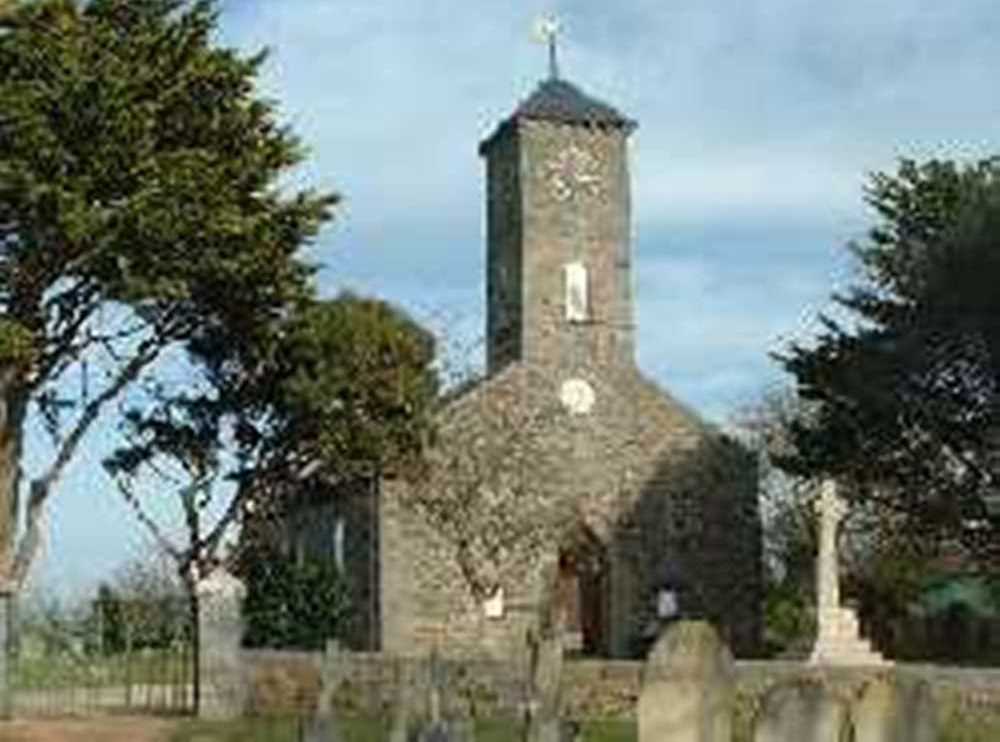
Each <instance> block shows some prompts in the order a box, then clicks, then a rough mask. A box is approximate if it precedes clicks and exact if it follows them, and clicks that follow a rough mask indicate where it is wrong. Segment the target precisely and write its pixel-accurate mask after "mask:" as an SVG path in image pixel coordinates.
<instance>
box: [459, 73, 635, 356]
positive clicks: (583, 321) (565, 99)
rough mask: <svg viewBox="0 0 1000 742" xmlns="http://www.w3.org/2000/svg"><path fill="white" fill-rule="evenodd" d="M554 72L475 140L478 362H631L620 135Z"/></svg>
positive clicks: (623, 125)
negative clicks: (481, 234) (481, 194)
mask: <svg viewBox="0 0 1000 742" xmlns="http://www.w3.org/2000/svg"><path fill="white" fill-rule="evenodd" d="M634 129H635V123H634V122H633V121H630V120H629V119H627V118H626V117H625V116H623V115H622V114H621V113H619V112H618V111H616V110H615V109H614V108H612V107H611V106H609V105H607V104H605V103H602V102H600V101H597V100H594V99H593V98H591V97H589V96H587V95H586V94H584V93H583V92H581V91H580V89H579V88H577V87H576V86H575V85H573V84H571V83H569V82H567V81H565V80H562V79H560V78H559V77H558V75H557V73H556V69H555V65H554V64H553V65H552V70H551V74H550V76H549V78H548V79H546V80H544V81H543V82H542V83H541V84H540V85H539V86H538V87H537V89H536V90H535V91H534V93H533V94H532V95H531V96H530V97H528V98H527V99H526V100H525V101H523V102H522V103H521V104H520V105H519V106H518V107H517V109H516V110H515V111H514V113H513V114H512V115H511V116H509V117H508V118H507V119H506V120H505V121H503V122H502V123H501V124H500V125H499V126H498V127H497V129H496V130H495V131H494V133H493V134H492V135H491V136H489V137H488V138H487V139H486V140H485V141H483V142H482V144H481V145H480V147H479V153H480V155H481V156H483V157H484V159H485V160H486V225H487V235H486V240H487V248H486V294H487V296H486V304H487V316H486V336H487V371H488V373H489V374H490V375H492V374H494V373H496V372H497V371H499V370H500V369H502V368H503V367H504V366H506V365H507V364H509V363H511V362H514V361H524V362H528V363H531V364H533V365H539V364H541V365H552V366H554V367H555V368H556V369H559V370H565V371H570V372H572V371H573V370H574V369H581V368H584V367H586V368H591V369H594V370H597V369H599V368H606V367H608V366H622V365H626V366H631V365H632V364H633V363H634V348H633V307H632V288H631V283H632V277H631V246H630V228H631V227H630V203H629V171H628V137H629V135H630V134H631V132H632V131H633V130H634Z"/></svg>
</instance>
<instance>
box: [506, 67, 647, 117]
mask: <svg viewBox="0 0 1000 742" xmlns="http://www.w3.org/2000/svg"><path fill="white" fill-rule="evenodd" d="M511 118H526V119H541V120H544V121H558V122H561V123H567V124H598V125H604V126H626V127H630V128H631V127H632V126H634V125H635V124H634V122H633V121H631V120H629V119H628V118H626V117H625V116H623V115H622V114H621V113H619V112H618V111H617V110H616V109H614V108H613V107H611V106H609V105H608V104H607V103H603V102H602V101H599V100H597V99H596V98H591V97H590V96H589V95H587V94H586V93H584V92H583V91H582V90H580V88H578V87H577V86H576V85H574V84H573V83H571V82H567V81H566V80H562V79H559V78H557V77H550V78H548V79H547V80H543V81H542V82H541V83H539V85H538V87H537V88H535V92H533V93H532V94H531V95H530V96H528V98H527V99H525V100H524V101H522V102H521V105H519V106H518V107H517V109H516V110H515V111H514V114H513V116H512V117H511Z"/></svg>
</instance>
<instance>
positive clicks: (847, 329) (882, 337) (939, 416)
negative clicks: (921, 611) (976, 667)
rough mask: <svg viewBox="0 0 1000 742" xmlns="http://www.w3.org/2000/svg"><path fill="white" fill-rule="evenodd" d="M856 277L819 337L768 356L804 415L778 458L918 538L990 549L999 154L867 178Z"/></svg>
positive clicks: (905, 166)
mask: <svg viewBox="0 0 1000 742" xmlns="http://www.w3.org/2000/svg"><path fill="white" fill-rule="evenodd" d="M867 201H868V203H869V205H870V206H871V207H872V208H873V209H874V211H875V214H876V217H877V221H876V224H875V226H874V227H873V228H872V229H871V230H870V232H869V234H868V237H867V239H866V240H864V241H862V242H859V243H856V244H853V245H851V246H850V248H851V250H852V252H853V254H854V256H855V257H856V259H857V262H858V265H859V267H860V280H859V281H858V282H857V284H856V285H855V286H853V287H852V288H851V289H850V290H848V291H847V292H846V293H844V294H839V295H835V296H834V301H835V302H836V304H837V305H839V307H841V308H842V309H844V310H846V314H847V315H848V316H849V317H850V322H847V323H843V322H837V321H834V320H833V319H831V318H830V317H828V316H823V317H821V320H822V323H823V327H824V330H823V332H822V333H821V334H820V335H819V336H818V337H817V338H816V339H815V342H813V343H811V344H808V345H805V344H793V345H792V346H791V347H790V348H789V349H788V350H787V351H786V352H785V353H783V354H780V355H778V356H777V359H778V360H779V362H780V363H781V364H782V365H783V366H784V368H785V369H786V370H787V371H788V372H789V373H790V374H791V375H792V376H793V377H794V379H795V381H796V384H797V387H798V393H799V395H800V396H801V398H802V400H803V402H804V405H805V406H806V407H807V408H808V412H809V414H808V415H807V416H802V417H801V418H800V419H798V420H797V421H795V422H794V423H793V424H792V425H791V426H790V439H789V448H788V451H787V452H786V454H785V455H783V456H781V457H779V462H778V463H779V464H780V465H781V466H783V467H784V468H786V469H787V470H789V471H792V472H794V473H797V474H803V475H808V476H817V475H823V476H834V477H838V478H840V479H842V480H844V481H845V482H847V483H849V484H850V486H849V487H848V488H846V489H845V492H846V493H847V494H848V495H852V496H855V497H858V498H862V499H870V500H875V501H878V502H880V503H882V504H885V505H888V506H891V507H892V508H893V509H895V510H896V511H898V512H899V513H902V514H905V515H906V516H907V521H906V522H907V528H908V530H909V531H910V533H911V534H912V535H913V536H914V537H916V538H922V537H924V536H928V535H935V536H948V537H955V536H960V537H961V538H962V539H963V541H964V542H965V543H966V545H967V546H969V547H972V548H973V549H974V550H975V552H976V553H978V554H980V555H984V554H986V553H988V552H990V551H991V550H992V549H993V548H995V542H996V541H997V539H996V538H995V535H996V525H997V522H996V520H995V519H994V520H992V521H990V519H989V509H988V507H987V503H988V501H989V499H988V498H989V497H990V496H991V495H992V494H993V493H994V492H995V491H996V484H995V483H994V478H995V476H996V473H995V472H997V471H998V470H997V469H996V466H995V465H994V463H993V462H994V459H995V456H996V451H997V443H998V441H997V422H998V417H997V413H998V408H997V401H998V396H997V391H998V378H1000V322H998V319H1000V293H998V292H997V291H996V288H995V287H996V283H997V280H998V278H1000V242H998V240H1000V237H998V235H1000V160H997V159H988V160H984V161H981V162H978V163H976V164H973V165H971V166H961V165H958V164H956V163H953V162H942V161H933V160H932V161H929V162H926V163H922V164H921V163H916V162H912V161H903V162H902V163H901V164H900V166H899V169H898V171H897V172H896V173H893V174H885V173H879V174H875V175H874V176H872V178H871V180H870V182H869V185H868V188H867Z"/></svg>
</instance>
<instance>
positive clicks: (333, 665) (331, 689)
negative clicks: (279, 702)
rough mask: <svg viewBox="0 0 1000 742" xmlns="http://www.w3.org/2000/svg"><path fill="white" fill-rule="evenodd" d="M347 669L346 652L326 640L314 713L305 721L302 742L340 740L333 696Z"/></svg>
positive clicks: (334, 643)
mask: <svg viewBox="0 0 1000 742" xmlns="http://www.w3.org/2000/svg"><path fill="white" fill-rule="evenodd" d="M349 671H350V666H349V664H348V662H347V654H346V653H345V652H344V650H343V649H342V648H341V646H340V644H339V643H338V642H337V641H335V640H331V641H328V642H327V643H326V650H325V651H324V653H323V664H322V666H321V669H320V679H321V681H320V691H319V699H318V700H317V702H316V713H315V714H314V715H313V717H312V718H310V719H309V720H308V721H307V722H306V727H305V734H304V739H303V742H340V740H341V739H342V738H343V735H342V733H341V729H340V725H339V724H338V723H337V717H336V713H335V711H334V708H333V697H334V695H335V694H336V692H337V689H338V688H340V684H341V683H342V682H343V681H344V679H345V678H346V677H347V674H348V672H349Z"/></svg>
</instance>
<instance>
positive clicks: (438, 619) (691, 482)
mask: <svg viewBox="0 0 1000 742" xmlns="http://www.w3.org/2000/svg"><path fill="white" fill-rule="evenodd" d="M591 381H592V383H593V385H594V387H595V389H596V397H597V401H596V403H595V407H594V409H593V410H592V412H591V414H589V415H586V416H577V417H574V416H569V415H563V416H562V417H559V414H560V413H559V412H558V410H559V407H558V404H555V405H554V411H553V412H552V413H551V414H552V415H553V416H554V417H553V419H552V421H551V428H550V429H549V430H547V431H546V432H544V433H543V434H541V435H539V436H538V437H537V438H536V439H533V440H532V441H531V446H532V447H533V448H534V449H537V454H538V455H539V456H542V457H544V466H541V467H540V469H539V470H540V471H543V472H544V476H545V479H546V481H545V483H544V484H545V488H546V489H545V491H546V492H553V491H556V492H558V493H560V495H559V496H562V497H565V498H568V499H570V500H572V501H573V502H574V503H575V505H576V508H577V511H578V513H579V514H580V518H581V522H580V528H581V529H583V531H585V532H586V533H587V534H589V538H591V539H593V540H594V541H595V542H597V543H600V544H603V547H604V549H605V550H606V561H607V563H608V565H609V568H608V569H609V573H608V575H607V577H608V579H607V581H606V585H607V591H608V592H607V595H606V596H605V598H604V599H605V600H606V602H607V610H606V613H607V616H608V620H607V625H606V626H605V629H606V631H607V635H606V636H605V638H604V640H603V642H602V643H601V651H602V653H604V654H608V655H611V656H619V657H621V656H630V655H635V654H637V653H639V652H641V651H642V646H641V643H639V641H638V640H639V638H640V635H641V634H642V632H643V631H645V630H646V628H647V627H648V626H649V623H650V620H651V619H652V612H653V610H654V607H655V600H656V592H657V590H658V588H659V587H660V586H661V585H662V584H663V582H664V578H665V575H667V574H671V573H672V574H675V575H679V576H680V577H681V578H682V580H683V585H682V591H681V601H680V603H681V605H680V608H681V611H682V613H683V614H685V615H702V616H704V615H707V616H709V617H712V618H715V619H716V620H717V621H718V622H719V624H720V627H721V629H722V633H723V634H724V635H725V636H727V637H730V638H731V640H732V641H733V642H734V646H735V648H736V651H737V652H739V653H740V654H744V655H747V654H750V655H752V654H753V652H754V651H755V649H756V643H757V639H758V638H759V610H760V592H759V589H760V582H759V549H760V541H759V526H758V525H757V520H756V488H755V473H754V468H753V464H752V462H751V461H750V460H749V459H748V458H747V457H746V456H745V455H743V454H742V452H741V451H740V450H739V449H737V448H736V447H734V446H733V445H731V444H726V443H724V442H723V441H722V439H721V438H719V437H718V436H717V434H714V433H713V432H712V431H711V430H709V429H707V428H705V427H704V426H702V425H701V424H700V423H698V422H697V420H696V419H695V418H693V417H692V416H690V415H689V414H688V413H686V412H685V411H684V410H683V409H682V408H680V407H679V406H678V405H676V403H672V401H671V400H670V399H669V398H668V397H666V396H665V395H663V394H662V393H660V392H659V390H657V389H656V388H655V387H652V386H651V385H649V384H648V382H645V381H644V380H642V379H641V377H639V376H638V374H637V373H635V372H631V373H628V372H624V371H621V372H618V373H614V374H612V373H604V374H601V375H595V376H593V377H591ZM556 382H557V379H553V378H552V377H551V376H550V375H548V374H545V373H542V372H540V371H539V370H538V369H535V368H532V367H526V366H524V365H522V364H513V365H511V366H510V367H509V368H508V369H506V370H505V371H504V372H503V373H502V374H501V375H499V376H498V377H494V378H493V379H490V380H488V381H487V382H485V383H483V384H482V385H480V387H478V388H476V389H474V390H471V391H470V392H468V393H467V395H466V396H465V397H463V398H462V399H461V400H459V401H457V402H455V403H454V404H453V406H452V407H451V408H450V409H449V411H448V417H447V418H446V419H445V420H444V421H443V424H442V430H441V433H440V437H441V441H440V445H442V446H445V447H454V448H455V450H457V451H461V450H463V448H462V447H463V446H472V445H474V443H475V441H476V440H477V439H478V438H480V437H481V436H482V435H487V433H484V432H483V427H482V426H483V423H482V420H483V419H484V415H487V414H489V410H490V409H491V406H492V405H494V404H506V403H507V402H505V401H503V400H505V399H506V398H508V397H510V399H511V400H512V402H511V403H516V404H518V405H521V406H523V407H527V408H531V407H533V406H544V405H550V406H552V404H553V400H554V399H555V398H556V397H557V394H558V387H557V384H556ZM498 399H499V400H501V401H500V402H497V400H498ZM406 487H407V485H406V483H405V482H403V481H399V480H397V481H394V482H390V483H386V486H385V487H384V488H383V490H384V497H383V500H382V513H381V516H382V517H381V524H382V532H381V535H380V542H381V544H382V548H381V565H382V578H381V579H382V594H383V596H384V605H383V608H384V613H383V624H382V626H383V640H384V643H383V648H384V649H385V651H388V652H390V653H405V654H410V653H414V652H415V653H419V652H422V651H426V649H427V648H428V647H430V646H432V645H434V644H440V645H443V646H445V647H446V651H453V652H457V653H464V654H476V653H482V654H487V655H489V654H499V655H500V656H503V655H505V654H507V653H509V652H510V651H518V650H521V649H523V642H524V634H525V630H526V628H527V626H529V625H531V623H532V622H533V621H534V619H535V616H536V615H537V614H536V612H535V609H534V605H533V601H534V596H537V595H538V594H539V591H540V589H541V585H540V583H539V582H538V580H537V578H538V576H539V570H538V569H537V565H536V566H535V569H534V571H532V570H531V569H529V568H528V566H524V567H523V568H524V570H525V571H524V572H523V573H522V574H516V575H515V574H511V575H509V576H508V578H507V579H506V580H505V581H504V585H505V590H506V591H507V595H506V598H507V599H506V603H507V604H508V607H509V609H510V615H509V617H507V618H504V619H502V620H494V619H489V620H487V619H484V618H483V617H482V608H481V607H480V606H477V605H475V604H474V603H473V601H472V600H471V598H470V596H469V592H468V586H467V584H465V582H464V581H463V579H462V575H461V573H460V572H459V571H458V568H457V566H456V562H455V559H454V553H453V551H452V550H451V548H452V547H451V545H449V544H448V543H447V542H446V541H445V540H444V539H442V538H440V537H438V536H437V535H436V534H435V533H433V532H432V531H431V530H430V528H429V527H428V526H427V525H426V524H424V523H423V522H422V520H421V517H420V515H419V514H418V513H415V512H413V511H412V508H408V507H406V505H405V502H406V497H407V492H406ZM555 556H556V555H555V553H553V555H552V558H555ZM529 566H530V565H529Z"/></svg>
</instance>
